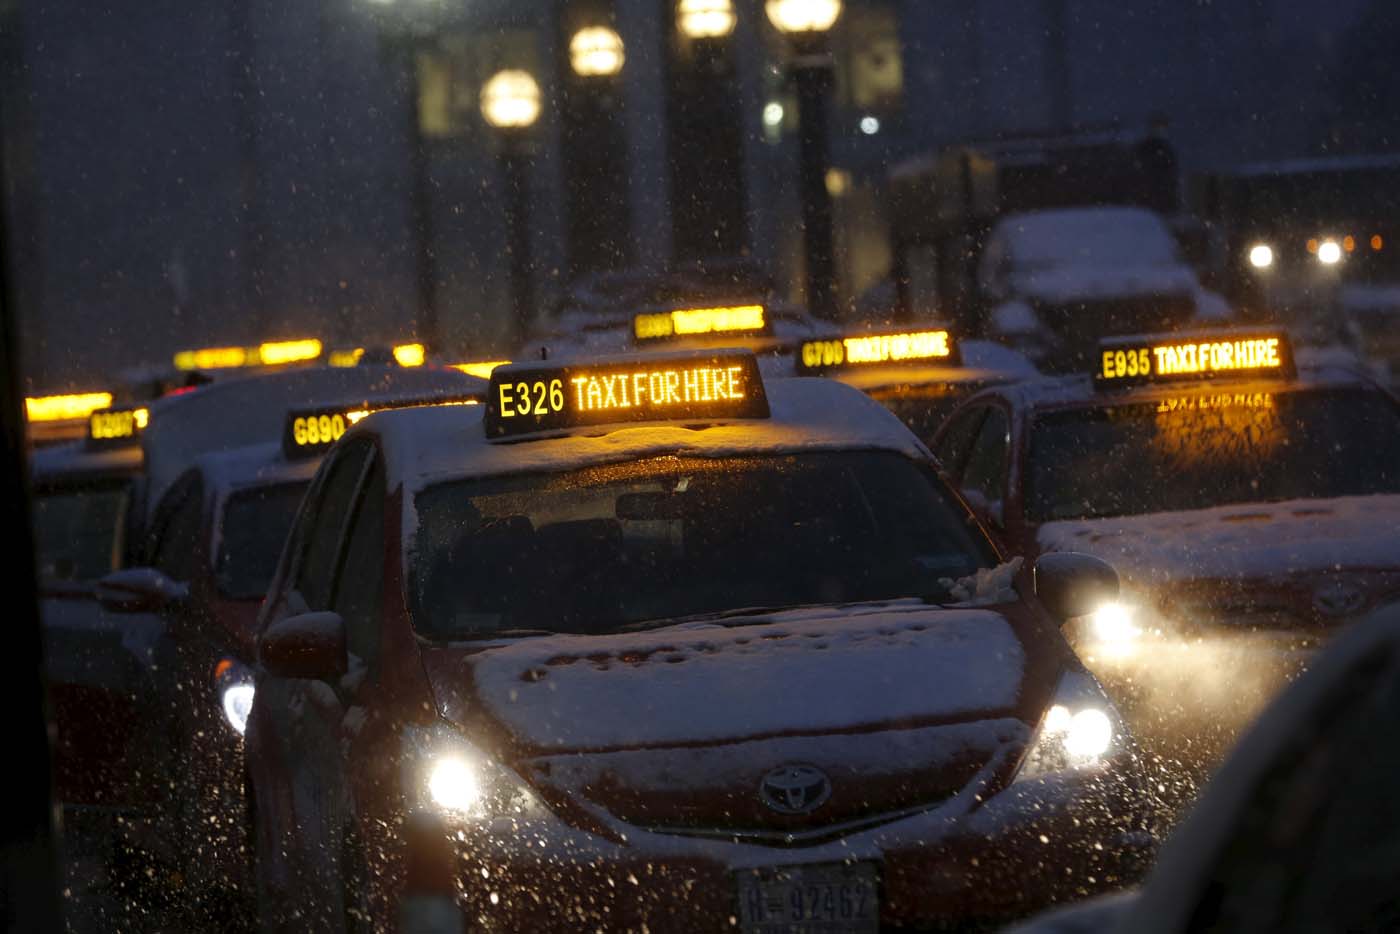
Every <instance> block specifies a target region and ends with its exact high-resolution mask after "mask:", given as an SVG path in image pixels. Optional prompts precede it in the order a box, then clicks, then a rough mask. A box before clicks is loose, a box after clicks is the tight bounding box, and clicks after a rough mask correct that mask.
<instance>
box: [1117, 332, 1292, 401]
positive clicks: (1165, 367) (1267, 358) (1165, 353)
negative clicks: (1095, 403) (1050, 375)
mask: <svg viewBox="0 0 1400 934" xmlns="http://www.w3.org/2000/svg"><path fill="white" fill-rule="evenodd" d="M1094 363H1095V367H1094V384H1095V385H1096V386H1097V387H1098V388H1100V389H1107V388H1112V387H1115V386H1136V385H1140V384H1143V383H1159V382H1189V381H1193V380H1203V379H1212V378H1218V377H1222V376H1227V377H1228V376H1262V377H1269V378H1277V379H1290V378H1292V377H1293V376H1295V375H1296V373H1297V370H1296V368H1295V367H1294V363H1293V346H1292V344H1291V343H1289V340H1288V336H1287V335H1286V334H1284V333H1282V332H1280V331H1217V332H1206V333H1198V334H1189V335H1181V334H1168V335H1156V336H1143V337H1125V338H1112V339H1108V340H1104V341H1102V342H1100V344H1099V353H1098V355H1097V356H1096V357H1095V358H1094Z"/></svg>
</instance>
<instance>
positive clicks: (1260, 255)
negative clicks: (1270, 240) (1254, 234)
mask: <svg viewBox="0 0 1400 934" xmlns="http://www.w3.org/2000/svg"><path fill="white" fill-rule="evenodd" d="M1273 264H1274V248H1273V247H1271V246H1269V245H1268V244H1267V243H1259V244H1255V246H1254V247H1252V248H1251V249H1250V251H1249V265H1251V266H1253V267H1254V268H1255V269H1268V268H1269V267H1270V266H1272V265H1273Z"/></svg>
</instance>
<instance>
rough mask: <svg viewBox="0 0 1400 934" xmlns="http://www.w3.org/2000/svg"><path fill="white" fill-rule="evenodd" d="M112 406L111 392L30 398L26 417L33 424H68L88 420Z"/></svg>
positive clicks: (26, 400) (27, 403) (26, 407)
mask: <svg viewBox="0 0 1400 934" xmlns="http://www.w3.org/2000/svg"><path fill="white" fill-rule="evenodd" d="M111 404H112V394H111V393H110V392H78V393H69V394H67V395H61V396H28V397H26V398H25V400H24V415H25V418H26V419H28V420H29V421H31V422H66V421H71V420H73V419H79V418H87V417H88V416H89V415H91V414H92V413H93V412H95V411H97V410H98V409H105V408H107V407H108V406H110V405H111Z"/></svg>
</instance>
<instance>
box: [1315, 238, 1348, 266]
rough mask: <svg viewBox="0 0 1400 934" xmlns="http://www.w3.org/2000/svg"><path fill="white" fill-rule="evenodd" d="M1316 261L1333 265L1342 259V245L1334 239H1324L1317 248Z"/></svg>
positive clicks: (1325, 264)
mask: <svg viewBox="0 0 1400 934" xmlns="http://www.w3.org/2000/svg"><path fill="white" fill-rule="evenodd" d="M1317 259H1318V262H1320V263H1322V264H1323V265H1324V266H1335V265H1337V264H1338V263H1340V262H1341V261H1342V245H1341V244H1340V243H1338V242H1337V241H1336V240H1325V241H1323V242H1322V243H1321V244H1320V245H1319V246H1318V248H1317Z"/></svg>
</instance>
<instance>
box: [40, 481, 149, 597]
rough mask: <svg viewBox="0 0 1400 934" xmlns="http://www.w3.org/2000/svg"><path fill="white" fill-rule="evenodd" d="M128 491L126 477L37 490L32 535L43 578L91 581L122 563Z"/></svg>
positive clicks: (128, 503)
mask: <svg viewBox="0 0 1400 934" xmlns="http://www.w3.org/2000/svg"><path fill="white" fill-rule="evenodd" d="M130 491H131V484H130V483H128V482H126V481H113V482H110V483H93V484H90V485H84V486H79V487H70V488H50V489H47V490H43V489H41V490H37V491H36V492H35V495H34V537H35V546H36V547H37V548H38V564H39V577H40V579H41V580H44V581H91V580H96V579H97V578H99V577H102V576H103V575H104V574H106V573H108V572H109V571H115V570H116V569H117V568H118V567H120V566H121V560H122V553H123V551H124V549H125V547H126V545H125V541H126V535H125V530H126V516H127V513H128V510H129V509H130V508H131V496H130Z"/></svg>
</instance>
